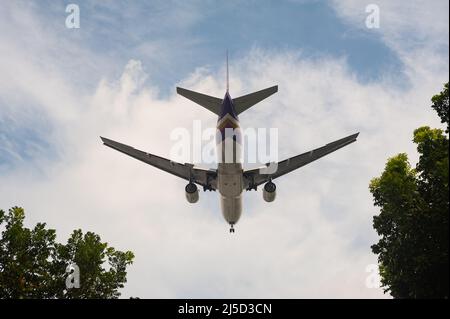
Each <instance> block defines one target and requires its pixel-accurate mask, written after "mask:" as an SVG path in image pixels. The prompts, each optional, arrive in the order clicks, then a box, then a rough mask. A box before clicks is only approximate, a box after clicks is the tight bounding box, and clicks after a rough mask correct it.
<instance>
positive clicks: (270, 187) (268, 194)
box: [263, 182, 277, 202]
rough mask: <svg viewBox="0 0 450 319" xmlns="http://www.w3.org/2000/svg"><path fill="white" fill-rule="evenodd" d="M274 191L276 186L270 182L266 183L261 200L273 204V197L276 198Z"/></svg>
mask: <svg viewBox="0 0 450 319" xmlns="http://www.w3.org/2000/svg"><path fill="white" fill-rule="evenodd" d="M276 190H277V186H276V185H275V184H274V183H272V182H268V183H266V184H265V185H264V189H263V198H264V200H265V201H266V202H273V201H274V200H275V196H276V194H277V193H276Z"/></svg>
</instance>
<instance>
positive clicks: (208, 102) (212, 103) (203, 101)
mask: <svg viewBox="0 0 450 319" xmlns="http://www.w3.org/2000/svg"><path fill="white" fill-rule="evenodd" d="M177 93H178V94H180V95H182V96H184V97H185V98H187V99H189V100H191V101H192V102H195V103H197V104H198V105H201V106H203V107H204V108H205V109H207V110H210V111H211V112H213V113H214V114H217V115H219V114H220V105H221V104H222V99H219V98H217V97H213V96H209V95H206V94H202V93H198V92H194V91H191V90H186V89H183V88H180V87H177Z"/></svg>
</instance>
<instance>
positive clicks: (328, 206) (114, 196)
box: [0, 3, 448, 298]
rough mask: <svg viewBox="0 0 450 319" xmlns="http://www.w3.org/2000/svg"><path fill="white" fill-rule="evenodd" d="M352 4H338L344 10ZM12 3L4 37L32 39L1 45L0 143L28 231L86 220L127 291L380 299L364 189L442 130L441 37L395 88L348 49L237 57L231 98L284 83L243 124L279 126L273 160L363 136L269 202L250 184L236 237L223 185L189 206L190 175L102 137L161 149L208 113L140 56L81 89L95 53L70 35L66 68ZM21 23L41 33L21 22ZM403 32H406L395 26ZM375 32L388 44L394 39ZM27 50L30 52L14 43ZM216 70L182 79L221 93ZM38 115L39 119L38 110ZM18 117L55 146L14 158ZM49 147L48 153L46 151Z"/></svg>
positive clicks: (0, 198) (410, 61)
mask: <svg viewBox="0 0 450 319" xmlns="http://www.w3.org/2000/svg"><path fill="white" fill-rule="evenodd" d="M351 4H352V3H349V4H348V6H343V7H338V8H337V10H338V11H337V12H338V13H339V14H340V15H341V16H342V17H343V18H345V19H347V18H346V17H348V16H349V15H350V13H349V12H350V11H349V10H350V9H351V8H352V7H351ZM383 7H384V5H383ZM8 8H9V9H10V10H11V12H14V13H15V14H19V15H21V16H22V18H17V19H16V20H12V19H11V18H7V17H6V16H0V18H1V19H0V21H3V22H0V27H3V26H5V27H6V26H7V25H9V30H12V31H11V32H14V33H17V34H29V36H30V38H28V39H27V40H26V41H25V40H23V38H17V37H15V36H14V34H12V33H10V34H2V35H1V37H2V38H0V53H2V54H1V56H7V57H8V58H7V59H5V58H3V59H1V60H0V69H1V73H0V84H1V85H0V92H1V96H2V100H0V103H1V104H0V107H1V109H0V116H1V119H8V120H4V121H0V123H2V130H0V132H1V133H2V135H1V137H2V139H0V143H1V144H0V150H2V152H3V151H4V150H7V151H8V152H9V151H11V152H15V153H14V154H15V155H14V156H15V157H19V158H20V160H19V162H20V164H18V165H13V166H10V167H9V169H8V171H6V172H4V173H2V175H0V179H1V182H0V202H1V204H2V205H3V208H7V207H9V206H12V205H21V206H23V207H25V209H26V211H27V214H28V216H27V223H28V224H30V225H31V224H34V223H36V222H37V221H46V222H48V225H49V226H50V227H53V228H56V229H57V232H58V234H59V236H60V237H59V239H61V240H64V239H65V237H67V236H68V234H69V233H70V232H71V230H73V229H75V228H82V229H83V230H93V231H95V232H97V233H99V234H100V235H101V236H102V238H103V239H104V240H106V241H108V242H109V243H110V244H111V245H113V246H114V247H116V248H118V249H130V250H132V251H134V252H135V254H136V260H135V264H134V265H133V266H132V267H131V268H130V271H129V276H128V284H127V285H126V287H125V289H124V290H123V296H124V297H128V296H139V297H154V298H164V297H180V298H194V297H200V298H201V297H203V298H210V297H211V298H215V297H222V298H228V297H229V298H231V297H265V298H271V297H273V298H281V297H286V298H316V297H330V298H333V297H342V298H348V297H356V298H366V297H367V298H380V297H386V296H385V295H383V294H382V291H381V290H379V289H369V288H367V287H366V285H365V280H366V278H367V276H368V275H369V273H366V266H367V265H368V264H374V263H376V256H375V255H373V254H372V253H371V252H370V245H371V244H373V243H375V242H376V240H377V237H376V234H375V232H374V231H373V229H372V216H373V215H374V214H376V209H375V208H374V207H373V206H372V199H371V196H370V194H369V192H368V183H369V181H370V179H371V178H372V177H374V176H377V175H378V174H379V173H380V172H381V170H382V169H383V166H384V163H385V161H386V159H387V157H389V156H392V155H394V154H396V153H398V152H405V151H406V152H408V153H409V154H410V156H411V158H412V159H413V160H414V159H415V158H416V153H415V149H414V145H413V144H412V142H411V139H412V131H413V130H414V129H415V128H417V127H418V126H421V125H425V124H426V125H431V126H435V127H440V126H441V124H440V123H439V120H438V118H437V116H436V115H435V114H434V113H433V111H432V110H431V109H430V108H429V107H428V105H429V104H430V101H429V100H430V97H431V96H432V95H433V94H434V93H436V92H437V91H438V90H439V89H440V88H441V85H442V83H443V82H445V81H447V80H448V60H447V64H446V60H445V59H446V58H444V57H443V56H442V55H440V53H439V52H438V51H435V46H434V45H432V44H430V45H426V46H425V48H426V49H427V50H429V51H426V52H430V53H431V54H432V56H433V57H435V56H437V59H435V60H433V61H434V62H433V61H429V62H428V61H424V62H423V61H422V60H421V57H422V55H423V54H424V52H425V51H422V50H419V49H418V50H416V51H414V52H413V53H412V54H403V52H404V51H403V50H400V49H398V50H399V51H397V52H398V54H399V56H400V57H401V59H402V62H403V63H404V70H403V72H404V74H405V75H406V78H407V80H408V85H407V86H405V87H401V88H399V87H398V86H392V85H391V84H392V80H393V79H395V76H392V77H391V78H384V79H381V80H380V81H377V82H374V83H369V84H365V83H361V82H360V81H358V80H357V76H356V75H355V74H354V73H353V71H351V70H350V68H349V66H348V61H346V60H345V58H333V57H321V58H310V57H304V56H302V54H301V53H299V51H297V50H291V51H281V50H277V51H269V50H262V49H258V48H257V47H255V48H254V49H253V50H252V51H250V52H248V53H247V54H246V55H244V56H242V57H241V58H239V59H232V60H231V68H232V73H231V93H232V95H233V96H239V95H241V94H245V93H248V92H252V91H255V90H258V89H262V88H265V87H268V86H271V85H273V84H278V85H279V93H277V94H276V95H274V96H273V97H271V98H270V99H268V100H267V101H264V102H261V103H260V104H258V105H256V106H254V107H253V108H252V109H250V110H248V111H246V112H245V113H243V114H242V115H241V116H240V119H241V124H242V125H243V127H244V128H245V127H248V126H254V127H277V128H278V129H279V134H280V135H279V146H280V156H279V157H280V159H282V158H286V157H290V156H293V155H296V154H298V153H302V152H304V151H307V150H310V149H312V148H315V147H319V146H322V145H323V144H325V143H328V142H329V141H332V140H335V139H338V138H341V137H343V136H347V135H349V134H351V133H353V132H356V131H360V132H361V135H360V137H359V139H358V142H356V143H354V144H352V145H351V146H348V147H347V148H345V149H342V150H339V151H338V152H336V153H333V154H332V155H330V156H328V157H326V158H323V159H321V160H319V161H317V162H316V163H313V164H311V165H309V166H306V167H304V168H302V169H300V170H298V171H296V172H294V173H292V174H289V175H287V176H284V177H281V178H280V179H279V180H277V184H278V188H277V189H278V195H277V200H276V201H275V202H274V203H270V204H269V203H265V202H263V200H262V196H261V190H258V192H247V193H246V194H245V203H244V212H243V216H242V219H241V221H240V222H239V224H238V225H237V232H236V233H235V234H234V235H233V236H230V235H229V234H228V226H227V225H226V223H225V221H224V220H223V219H222V217H221V214H220V209H219V203H218V196H217V194H216V193H210V192H206V193H201V194H200V202H199V203H198V204H197V205H190V204H188V203H187V202H186V201H185V199H184V194H183V192H184V185H185V181H182V180H180V179H177V178H176V177H173V176H170V175H168V174H166V173H164V172H161V171H158V170H157V169H155V168H152V167H149V166H146V165H145V164H142V163H140V162H138V161H135V160H133V159H131V158H128V157H126V156H124V155H123V154H120V153H118V152H115V151H113V150H111V149H108V148H106V147H104V146H102V145H101V142H100V139H99V136H100V135H101V136H106V137H109V138H112V139H115V140H118V141H121V142H124V143H127V144H129V145H132V146H134V147H136V148H139V149H142V150H145V151H148V152H151V153H154V154H157V155H161V156H168V155H169V153H170V147H171V145H172V142H171V141H170V139H169V136H170V132H171V131H172V130H173V129H174V128H177V127H185V128H187V129H188V130H191V128H192V121H193V120H198V119H199V120H202V125H203V127H206V126H211V127H212V126H214V125H215V121H216V119H215V118H214V117H213V116H211V114H210V113H209V112H207V111H205V110H204V109H202V108H201V107H199V106H196V105H194V104H193V103H192V102H190V101H188V100H185V99H183V98H181V97H179V96H176V94H175V93H174V92H173V93H172V94H169V96H167V97H164V98H163V97H161V96H160V95H159V90H160V88H159V86H158V83H155V82H153V81H154V80H153V77H152V73H151V71H149V70H148V69H147V66H146V64H145V63H143V62H142V61H140V60H138V59H132V58H130V59H129V60H128V62H127V63H125V64H122V65H121V67H122V71H121V74H114V72H108V71H106V72H105V73H101V76H95V77H96V79H97V80H96V81H92V82H93V83H95V86H91V85H88V86H87V85H86V84H85V83H80V82H79V81H78V80H79V79H83V78H84V77H86V78H88V74H90V73H91V72H96V71H98V70H99V68H98V66H96V65H95V63H93V62H92V61H94V62H95V61H100V60H99V58H98V56H102V54H101V53H98V52H93V51H91V50H90V49H86V48H85V47H82V46H78V45H76V44H73V45H72V46H69V48H70V50H75V51H74V52H77V53H78V54H77V55H70V57H71V59H72V60H74V61H73V62H71V63H69V64H67V63H66V59H64V58H61V57H59V56H60V55H61V54H62V53H67V52H68V47H66V45H67V43H66V42H64V41H63V40H62V39H61V38H60V35H59V34H58V32H49V33H48V34H47V36H46V37H45V38H38V37H37V36H36V34H37V35H40V34H42V32H43V31H42V29H41V27H40V26H42V25H43V23H42V21H41V20H40V19H39V16H38V17H36V16H35V15H33V12H34V11H33V10H34V9H33V8H31V9H30V8H22V10H23V11H21V10H19V12H18V13H17V10H18V9H17V7H8ZM382 10H383V9H382ZM13 16H14V15H13ZM3 18H4V19H3ZM348 19H349V20H348V21H350V23H352V22H351V21H352V19H351V18H348ZM397 19H406V17H404V16H400V17H397ZM447 19H448V18H447ZM387 22H388V20H384V21H383V22H382V23H383V25H386V24H387ZM427 23H429V22H427ZM30 25H33V26H35V27H34V28H33V29H30V30H29V29H28V27H29V26H30ZM426 25H427V24H424V27H423V28H425V26H426ZM398 28H400V29H402V28H404V27H403V26H400V27H395V26H393V29H394V30H398ZM421 28H422V27H421ZM383 30H384V29H382V30H380V32H382V36H383V37H384V38H385V39H386V40H385V41H386V43H390V42H389V41H390V40H388V39H391V38H390V37H392V35H391V34H396V33H395V32H394V31H389V32H387V33H386V34H385V33H383V32H384V31H383ZM47 31H48V30H47ZM34 32H36V34H34ZM432 35H434V33H432ZM403 36H404V35H403ZM446 39H448V37H447V38H446ZM4 40H8V41H4ZM60 40H61V41H63V42H62V43H60V42H59V41H60ZM430 41H434V40H430ZM436 41H438V40H436ZM447 41H448V40H447ZM24 43H26V44H29V45H30V46H31V49H30V50H29V51H27V50H23V49H22V45H23V44H24ZM444 44H445V42H444ZM397 45H398V46H399V45H400V44H397ZM447 46H448V42H447ZM34 52H39V58H37V57H35V55H34ZM436 52H437V53H436ZM67 54H69V53H67ZM76 56H77V57H78V58H75V57H76ZM71 59H69V60H71ZM89 61H90V62H89ZM84 62H86V63H84ZM422 62H423V63H422ZM99 63H101V62H99ZM434 63H436V65H435V66H433V64H434ZM76 65H83V67H82V72H81V71H80V73H76V74H77V76H76V77H75V78H73V77H71V76H70V75H71V74H72V73H70V72H71V71H72V70H74V68H75V67H74V66H76ZM442 67H443V68H444V69H443V71H446V74H445V75H444V72H443V71H442V70H441V68H442ZM102 68H103V66H102V67H100V69H102ZM224 72H225V70H224V69H223V68H221V69H219V70H211V69H209V68H208V67H201V68H198V69H196V70H194V71H193V72H192V74H190V75H189V76H188V77H186V78H184V79H180V83H179V85H181V86H184V87H187V88H189V89H194V90H198V91H200V92H204V93H207V94H211V95H216V96H219V97H221V96H222V94H223V92H224V84H225V83H224V78H225V77H224ZM105 74H106V75H105ZM25 101H27V102H30V103H25ZM6 105H8V107H6ZM25 105H26V106H25ZM37 111H39V112H40V114H42V116H39V117H34V116H33V115H34V114H37V113H36V112H37ZM25 126H26V127H33V128H35V129H34V131H33V132H35V133H36V134H40V136H42V138H41V139H44V140H45V141H46V143H48V144H49V145H50V146H43V147H44V148H43V150H40V151H38V152H32V154H34V156H28V157H24V156H23V155H22V154H21V153H20V152H17V150H18V148H19V147H22V148H27V149H31V150H32V149H33V147H32V146H28V145H27V140H28V138H27V137H26V136H25V137H22V136H21V135H20V134H19V136H18V137H16V139H15V142H11V136H13V135H15V133H14V132H15V128H16V127H25ZM42 127H46V128H47V129H42ZM4 132H7V133H8V134H5V133H4ZM5 136H6V138H5ZM12 144H14V146H11V145H12ZM49 148H50V149H52V150H53V151H54V153H56V154H57V156H49V155H48V153H47V152H46V150H48V149H49ZM1 158H2V157H0V159H1ZM37 172H38V173H37Z"/></svg>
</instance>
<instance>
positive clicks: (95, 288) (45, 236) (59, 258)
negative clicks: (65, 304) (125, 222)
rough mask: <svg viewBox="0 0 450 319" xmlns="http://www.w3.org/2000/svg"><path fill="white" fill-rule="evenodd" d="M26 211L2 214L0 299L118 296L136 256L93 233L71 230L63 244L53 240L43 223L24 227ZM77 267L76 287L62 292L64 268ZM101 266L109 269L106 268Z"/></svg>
mask: <svg viewBox="0 0 450 319" xmlns="http://www.w3.org/2000/svg"><path fill="white" fill-rule="evenodd" d="M24 218H25V213H24V210H23V209H22V208H19V207H13V208H11V209H10V210H9V213H8V214H6V213H5V212H4V211H2V210H0V227H1V228H4V230H3V232H2V236H1V238H0V298H118V297H119V296H120V292H119V289H120V288H122V287H123V285H124V283H126V275H127V273H126V269H127V266H129V265H130V264H131V263H132V261H133V258H134V255H133V253H132V252H130V251H127V252H121V251H117V250H115V249H114V248H113V247H109V246H108V244H107V243H103V242H101V239H100V237H99V236H98V235H96V234H95V233H92V232H87V233H86V234H83V232H82V231H81V230H75V231H74V232H73V233H72V235H71V236H70V238H69V239H68V241H67V244H60V243H57V242H56V233H55V230H53V229H46V225H45V224H44V223H39V224H37V225H36V226H35V227H34V228H33V229H28V228H26V227H24V225H23V221H24ZM72 263H76V264H77V265H78V267H79V269H80V288H72V289H66V277H67V275H68V274H67V273H66V267H67V266H68V265H69V264H72ZM105 264H107V265H108V268H109V269H105Z"/></svg>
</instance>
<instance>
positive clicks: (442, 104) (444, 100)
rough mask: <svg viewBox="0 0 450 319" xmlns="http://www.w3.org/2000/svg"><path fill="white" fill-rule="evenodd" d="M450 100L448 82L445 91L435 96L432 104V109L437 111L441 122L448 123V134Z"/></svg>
mask: <svg viewBox="0 0 450 319" xmlns="http://www.w3.org/2000/svg"><path fill="white" fill-rule="evenodd" d="M448 99H449V97H448V82H447V83H446V84H444V90H443V91H442V92H441V93H439V94H437V95H435V96H433V98H432V99H431V102H433V105H432V106H431V107H432V108H433V109H435V110H436V112H437V113H438V115H439V117H440V118H441V122H442V123H447V130H446V132H447V133H448V130H449V124H448V120H449V116H448Z"/></svg>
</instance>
